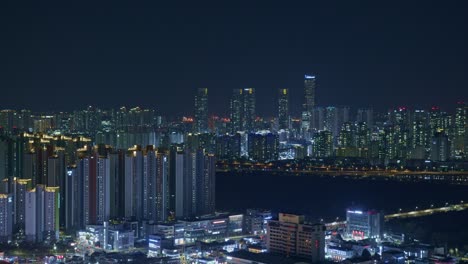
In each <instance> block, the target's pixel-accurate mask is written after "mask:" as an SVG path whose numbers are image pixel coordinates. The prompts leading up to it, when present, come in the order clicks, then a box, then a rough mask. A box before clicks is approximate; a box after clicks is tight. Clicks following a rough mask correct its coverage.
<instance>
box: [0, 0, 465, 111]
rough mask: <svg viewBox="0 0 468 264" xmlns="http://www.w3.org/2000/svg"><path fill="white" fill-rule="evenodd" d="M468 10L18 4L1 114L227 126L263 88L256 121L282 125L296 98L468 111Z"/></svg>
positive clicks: (3, 45) (407, 5) (1, 48)
mask: <svg viewBox="0 0 468 264" xmlns="http://www.w3.org/2000/svg"><path fill="white" fill-rule="evenodd" d="M466 13H468V3H467V2H466V1H460V2H455V1H454V2H450V3H442V2H432V1H411V2H408V1H396V2H388V3H387V2H375V1H365V2H362V3H361V2H360V3H359V4H356V2H349V1H341V2H339V3H338V2H331V1H307V2H306V1H304V2H301V3H299V2H296V3H294V4H286V3H285V2H276V1H273V2H268V4H265V3H263V4H262V3H260V2H247V1H246V2H241V3H239V2H236V3H225V2H221V3H217V4H216V5H209V6H208V5H206V6H203V5H201V4H200V3H197V4H187V5H172V6H170V5H169V4H167V5H162V4H161V3H156V2H147V3H144V4H142V3H139V5H136V4H135V3H130V2H128V3H116V2H109V3H105V2H89V3H82V2H80V3H78V2H58V3H53V4H52V3H39V2H32V3H30V5H29V6H27V5H25V4H24V3H19V2H7V3H3V4H2V8H0V23H1V24H2V26H1V27H0V34H1V39H0V40H1V41H0V58H1V60H0V61H1V62H0V88H1V91H2V92H1V96H0V109H3V108H15V109H21V108H28V109H32V110H35V111H47V110H51V111H53V110H57V111H58V110H64V111H69V110H73V109H80V108H84V107H86V106H87V105H93V106H97V107H100V108H110V107H114V108H117V107H120V106H122V105H125V106H141V107H150V108H154V109H157V110H160V111H161V112H162V113H163V114H169V115H182V114H192V115H193V112H194V97H195V94H196V91H197V88H202V87H206V88H208V91H209V92H208V93H209V99H208V100H209V109H210V110H209V112H210V113H214V112H218V113H220V114H224V115H227V113H228V112H229V107H228V104H229V99H230V96H231V91H232V89H234V88H244V87H254V88H255V89H256V94H257V112H258V114H259V115H261V116H273V115H276V103H277V101H276V94H277V90H278V89H279V88H288V89H289V91H290V94H291V107H290V109H291V113H292V114H293V115H297V114H298V113H299V112H300V111H301V109H302V104H303V103H304V102H303V100H304V87H303V85H304V82H303V78H304V74H313V75H316V76H317V88H316V102H317V105H319V106H327V105H336V106H338V105H348V106H350V107H353V108H358V107H373V108H374V109H376V110H377V111H383V110H385V109H387V108H390V107H394V106H399V105H407V106H411V107H421V108H429V107H430V106H432V105H439V106H441V107H442V108H443V109H446V110H451V109H453V108H454V107H455V104H456V102H457V101H467V100H468V75H467V74H466V73H467V72H468V49H467V48H466V47H468V33H467V32H468V31H467V30H466V29H467V27H468V17H467V16H466Z"/></svg>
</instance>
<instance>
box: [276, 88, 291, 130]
mask: <svg viewBox="0 0 468 264" xmlns="http://www.w3.org/2000/svg"><path fill="white" fill-rule="evenodd" d="M278 129H289V89H284V88H282V89H279V90H278Z"/></svg>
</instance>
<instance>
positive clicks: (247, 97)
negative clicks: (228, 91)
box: [231, 88, 256, 134]
mask: <svg viewBox="0 0 468 264" xmlns="http://www.w3.org/2000/svg"><path fill="white" fill-rule="evenodd" d="M255 117H256V116H255V89H254V88H244V89H234V90H233V94H232V97H231V133H233V134H234V133H236V132H238V131H248V132H250V131H252V130H253V129H254V122H255Z"/></svg>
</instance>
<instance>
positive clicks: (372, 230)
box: [346, 209, 384, 240]
mask: <svg viewBox="0 0 468 264" xmlns="http://www.w3.org/2000/svg"><path fill="white" fill-rule="evenodd" d="M383 224H384V215H383V213H382V212H377V211H373V210H370V211H360V210H351V209H349V210H347V211H346V234H347V236H348V237H349V238H352V239H355V240H361V239H366V238H381V237H382V235H383Z"/></svg>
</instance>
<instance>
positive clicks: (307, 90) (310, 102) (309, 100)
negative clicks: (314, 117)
mask: <svg viewBox="0 0 468 264" xmlns="http://www.w3.org/2000/svg"><path fill="white" fill-rule="evenodd" d="M304 94H305V102H304V111H308V112H312V110H313V109H314V107H315V76H314V75H307V74H306V75H305V76H304Z"/></svg>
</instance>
